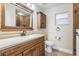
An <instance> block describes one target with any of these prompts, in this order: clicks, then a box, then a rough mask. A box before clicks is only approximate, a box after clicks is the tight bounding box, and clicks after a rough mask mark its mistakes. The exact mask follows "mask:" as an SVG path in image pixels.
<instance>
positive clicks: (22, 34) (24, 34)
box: [21, 25, 26, 36]
mask: <svg viewBox="0 0 79 59" xmlns="http://www.w3.org/2000/svg"><path fill="white" fill-rule="evenodd" d="M23 27H24V28H23V31H22V33H21V36H26V30H25V25H23Z"/></svg>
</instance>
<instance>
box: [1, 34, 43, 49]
mask: <svg viewBox="0 0 79 59" xmlns="http://www.w3.org/2000/svg"><path fill="white" fill-rule="evenodd" d="M41 36H44V34H32V35H26V36H19V37H13V38H7V39H2V40H0V50H1V49H4V48H7V47H9V46H12V45H17V44H20V43H22V42H25V41H30V40H33V39H35V38H39V37H41Z"/></svg>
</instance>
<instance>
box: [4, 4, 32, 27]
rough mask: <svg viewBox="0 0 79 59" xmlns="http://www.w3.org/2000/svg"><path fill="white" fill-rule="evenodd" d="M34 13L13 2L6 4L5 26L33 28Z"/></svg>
mask: <svg viewBox="0 0 79 59" xmlns="http://www.w3.org/2000/svg"><path fill="white" fill-rule="evenodd" d="M32 21H33V20H32V13H30V12H28V10H27V9H25V10H24V9H22V8H20V7H17V6H16V5H13V4H7V3H6V4H5V26H9V27H17V28H22V27H25V28H32V23H33V22H32Z"/></svg>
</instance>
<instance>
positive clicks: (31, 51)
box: [23, 47, 36, 56]
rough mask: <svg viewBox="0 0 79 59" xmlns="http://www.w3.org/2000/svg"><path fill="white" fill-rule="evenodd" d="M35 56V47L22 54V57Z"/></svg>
mask: <svg viewBox="0 0 79 59" xmlns="http://www.w3.org/2000/svg"><path fill="white" fill-rule="evenodd" d="M34 55H36V49H35V47H31V48H29V49H27V50H25V51H24V52H23V56H34Z"/></svg>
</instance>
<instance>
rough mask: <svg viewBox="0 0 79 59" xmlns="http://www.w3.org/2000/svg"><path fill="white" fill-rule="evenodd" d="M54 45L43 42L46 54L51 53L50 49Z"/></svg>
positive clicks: (50, 42) (48, 41)
mask: <svg viewBox="0 0 79 59" xmlns="http://www.w3.org/2000/svg"><path fill="white" fill-rule="evenodd" d="M53 45H54V43H53V42H52V41H50V40H46V41H45V51H46V52H48V53H52V47H53Z"/></svg>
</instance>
